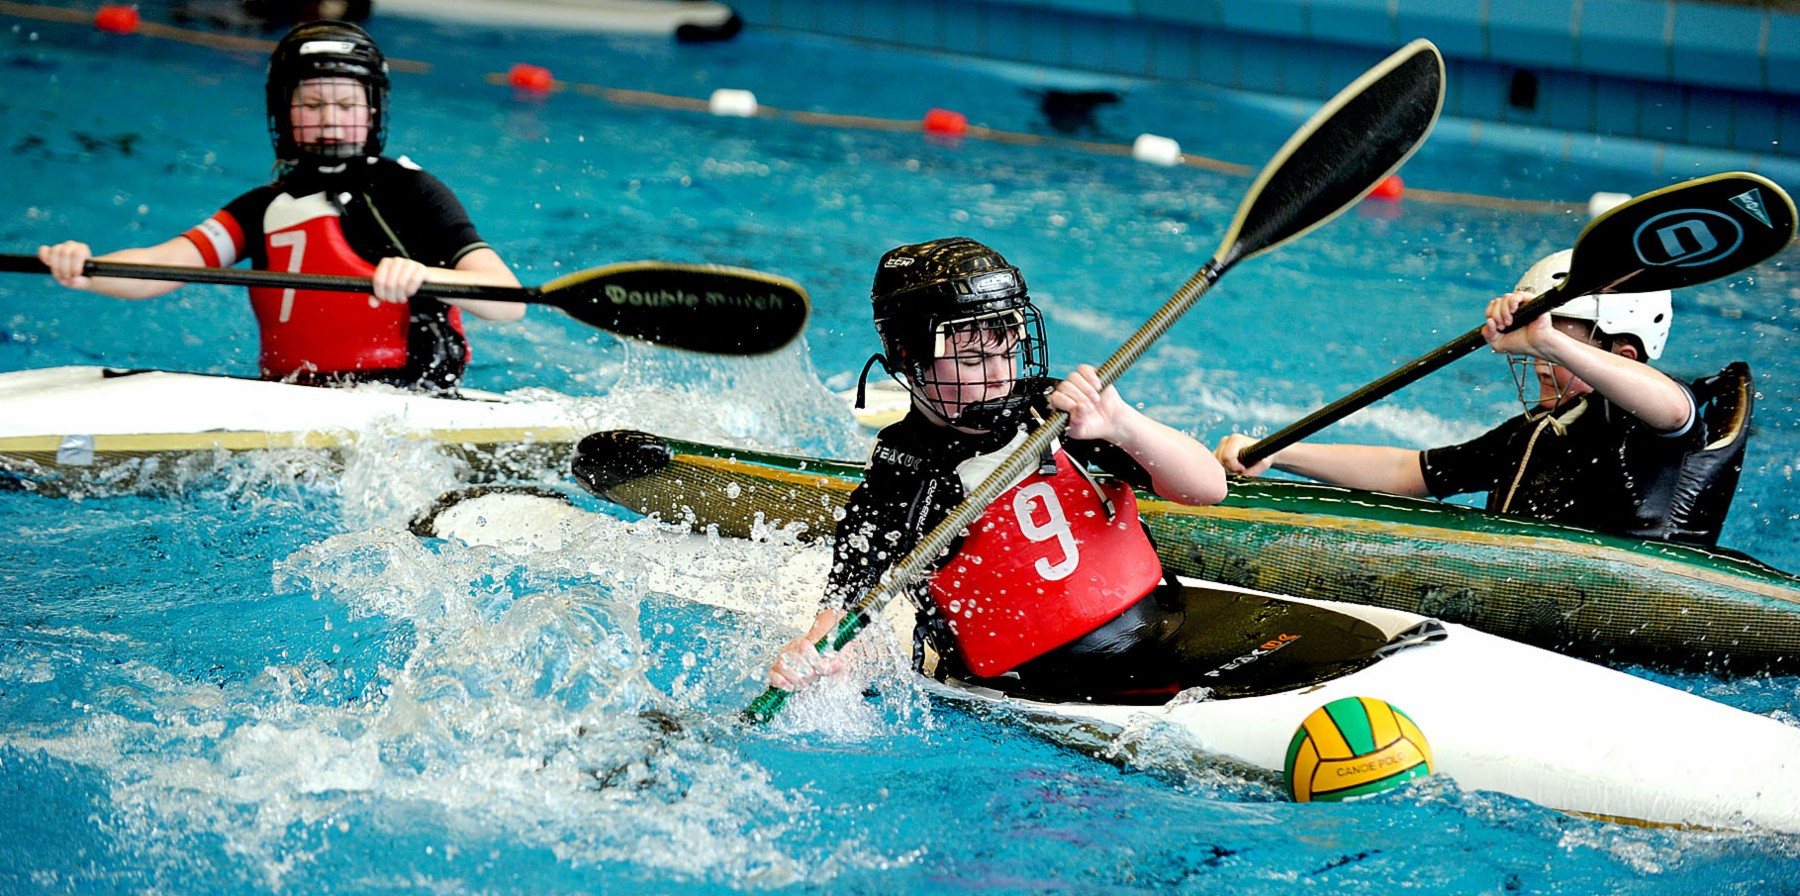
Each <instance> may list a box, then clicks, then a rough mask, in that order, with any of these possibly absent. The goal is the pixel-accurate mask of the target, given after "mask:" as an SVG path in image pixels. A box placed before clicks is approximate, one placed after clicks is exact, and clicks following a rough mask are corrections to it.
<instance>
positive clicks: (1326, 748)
mask: <svg viewBox="0 0 1800 896" xmlns="http://www.w3.org/2000/svg"><path fill="white" fill-rule="evenodd" d="M1285 770H1286V773H1287V784H1288V794H1289V795H1291V796H1292V797H1293V798H1294V800H1295V801H1296V802H1301V803H1307V802H1312V801H1314V800H1318V801H1326V802H1336V801H1339V800H1348V799H1355V798H1357V797H1363V796H1368V795H1369V794H1372V793H1379V792H1381V791H1383V790H1387V789H1389V788H1392V787H1398V786H1400V785H1401V784H1404V783H1406V782H1407V781H1411V780H1413V779H1414V778H1422V777H1424V776H1426V775H1429V774H1431V745H1430V744H1428V743H1426V741H1425V734H1424V732H1422V731H1420V730H1419V726H1418V725H1415V724H1413V720H1412V719H1410V718H1407V716H1406V713H1403V712H1401V711H1400V710H1398V709H1395V708H1394V707H1392V706H1389V705H1388V704H1387V703H1384V702H1382V701H1380V700H1376V699H1374V698H1373V697H1345V698H1343V699H1341V700H1333V701H1331V702H1330V703H1327V704H1325V705H1324V706H1321V707H1319V708H1318V709H1315V710H1313V711H1312V714H1311V715H1309V716H1307V717H1306V721H1304V722H1301V723H1300V728H1299V730H1297V731H1295V732H1294V739H1293V740H1291V741H1289V742H1288V750H1287V762H1286V764H1285Z"/></svg>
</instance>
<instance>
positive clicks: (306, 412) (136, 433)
mask: <svg viewBox="0 0 1800 896" xmlns="http://www.w3.org/2000/svg"><path fill="white" fill-rule="evenodd" d="M597 407H598V405H597V400H595V399H574V398H568V397H566V396H555V395H551V394H549V393H544V394H543V395H541V396H537V397H514V396H505V395H495V394H492V393H479V392H465V393H464V395H463V397H459V398H448V397H440V396H433V395H427V394H422V393H416V392H407V391H404V390H400V389H395V388H391V387H387V386H356V387H353V388H319V387H314V386H298V385H292V384H288V383H277V382H266V381H263V380H253V379H246V378H240V377H228V376H211V375H205V374H193V373H176V372H171V371H161V370H147V371H135V372H124V371H109V370H108V368H104V367H52V368H44V369H38V370H22V371H15V372H10V373H0V470H4V471H6V472H7V473H9V474H11V475H13V476H15V477H20V478H22V479H24V480H27V481H29V482H31V483H32V484H33V487H35V488H38V489H41V490H44V491H46V492H50V493H55V492H56V491H58V490H60V489H68V488H75V487H78V486H79V485H81V484H83V483H85V482H88V481H91V480H93V479H95V478H97V477H100V476H104V475H107V473H108V471H110V470H111V469H112V468H114V467H116V466H118V465H120V464H123V463H128V462H137V461H141V460H144V459H155V458H169V457H178V456H183V455H190V454H196V453H210V452H214V451H227V452H235V451H254V450H265V449H276V448H323V449H336V448H342V447H345V446H347V445H350V444H352V443H354V442H356V441H357V440H358V439H360V438H363V437H366V436H369V435H380V436H381V437H384V438H402V439H414V440H429V441H433V442H437V443H441V444H444V445H450V446H456V447H457V448H458V449H460V450H463V451H464V452H465V453H467V454H469V455H471V456H473V457H475V458H477V459H481V458H487V457H492V456H495V455H501V454H505V453H507V452H509V451H513V450H516V449H519V448H521V447H533V446H535V447H538V448H547V449H553V453H554V454H556V455H557V457H556V459H555V460H554V461H552V462H556V463H566V462H567V457H568V454H569V451H570V446H572V445H573V443H574V442H575V441H577V440H579V439H580V437H581V436H582V435H584V434H585V433H586V432H588V431H589V430H591V429H592V426H593V421H594V420H595V419H596V415H595V411H596V409H597Z"/></svg>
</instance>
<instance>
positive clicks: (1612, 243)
mask: <svg viewBox="0 0 1800 896" xmlns="http://www.w3.org/2000/svg"><path fill="white" fill-rule="evenodd" d="M1793 239H1794V200H1792V199H1790V198H1789V197H1788V194H1787V193H1785V192H1783V191H1782V189H1781V187H1779V186H1776V185H1775V183H1774V182H1772V181H1770V180H1769V179H1768V178H1765V177H1761V176H1759V175H1755V174H1747V173H1744V172H1734V173H1730V174H1715V175H1712V176H1711V177H1701V178H1696V179H1694V180H1690V181H1687V182H1686V183H1679V184H1676V185H1674V186H1672V187H1664V188H1662V189H1660V190H1657V191H1655V192H1652V193H1645V194H1644V195H1642V196H1638V197H1636V198H1634V199H1632V200H1630V201H1629V202H1625V203H1623V204H1621V205H1618V206H1616V207H1614V208H1613V209H1612V210H1610V211H1608V212H1606V213H1605V214H1602V215H1601V216H1600V217H1598V218H1595V219H1594V220H1593V221H1591V222H1589V223H1588V226H1587V227H1585V228H1583V229H1582V231H1581V235H1580V236H1577V237H1576V238H1575V248H1574V251H1573V253H1572V254H1571V255H1570V257H1569V275H1568V276H1567V277H1565V278H1563V280H1562V282H1561V283H1558V284H1557V285H1556V288H1555V289H1552V290H1550V291H1548V292H1546V293H1544V294H1543V295H1541V296H1538V297H1537V298H1535V299H1532V300H1531V301H1529V302H1526V303H1525V304H1523V305H1520V306H1519V308H1518V310H1517V311H1514V312H1513V324H1512V326H1511V327H1508V328H1507V329H1508V331H1509V332H1510V331H1512V330H1517V329H1518V328H1520V327H1523V326H1525V325H1526V324H1528V323H1530V322H1531V321H1533V320H1535V319H1537V318H1538V317H1540V316H1542V315H1544V314H1548V313H1549V312H1550V311H1551V310H1552V309H1554V308H1556V307H1557V306H1559V305H1562V304H1563V303H1565V302H1568V301H1570V300H1571V299H1575V298H1577V297H1580V296H1585V295H1593V294H1595V293H1609V292H1655V291H1656V290H1659V289H1680V288H1681V287H1684V286H1693V285H1694V284H1697V283H1705V282H1707V281H1708V280H1716V279H1718V278H1720V277H1724V276H1727V275H1729V274H1735V273H1737V272H1738V271H1741V270H1743V269H1745V268H1747V267H1750V266H1751V265H1754V264H1758V263H1760V262H1762V261H1765V260H1767V259H1768V258H1769V257H1770V256H1772V255H1774V254H1775V253H1777V252H1780V251H1781V250H1782V249H1784V248H1786V247H1787V245H1788V243H1790V242H1792V241H1793ZM1486 344H1487V341H1486V340H1485V339H1483V338H1482V336H1481V328H1480V327H1476V328H1475V329H1473V330H1470V331H1469V332H1467V333H1464V334H1463V335H1462V336H1459V337H1457V338H1456V339H1455V340H1452V341H1451V342H1449V343H1446V344H1445V345H1443V346H1442V347H1440V348H1438V349H1435V350H1433V351H1432V352H1430V353H1429V354H1426V355H1423V356H1421V357H1419V358H1418V359H1416V360H1413V361H1411V362H1408V363H1407V364H1406V365H1405V366H1403V367H1401V368H1399V369H1398V370H1395V371H1394V372H1393V373H1390V374H1388V375H1387V376H1384V377H1382V378H1381V379H1378V380H1376V381H1375V382H1373V383H1370V384H1369V385H1367V386H1364V387H1362V388H1361V389H1358V390H1356V391H1355V392H1353V393H1351V394H1349V395H1346V396H1344V397H1343V398H1341V399H1338V400H1337V401H1335V402H1332V403H1331V404H1328V405H1326V406H1324V407H1322V408H1320V409H1318V410H1316V411H1314V412H1312V413H1311V414H1308V415H1306V416H1305V417H1302V418H1301V419H1300V420H1298V421H1296V422H1294V423H1293V424H1292V425H1290V426H1288V427H1287V428H1286V429H1283V430H1281V431H1279V432H1276V433H1274V434H1272V435H1270V436H1267V437H1266V438H1264V439H1262V440H1261V441H1259V442H1257V443H1256V444H1254V445H1251V446H1249V447H1247V448H1245V449H1244V450H1243V451H1241V452H1239V453H1238V460H1239V461H1240V462H1242V463H1243V464H1244V466H1246V467H1248V466H1252V465H1254V464H1256V463H1258V462H1259V461H1261V460H1262V459H1264V458H1266V457H1269V456H1271V455H1273V454H1274V453H1275V452H1277V451H1280V450H1281V449H1283V448H1286V447H1287V446H1289V445H1292V444H1294V443H1295V442H1298V441H1300V440H1301V439H1304V438H1306V437H1307V436H1310V435H1312V434H1313V433H1316V432H1318V431H1319V430H1321V429H1324V428H1325V427H1327V426H1330V425H1331V424H1333V423H1336V422H1338V421H1339V420H1342V419H1344V418H1345V417H1348V416H1350V415H1351V414H1354V413H1356V412H1357V411H1359V410H1362V409H1363V408H1365V407H1368V406H1369V405H1371V404H1374V403H1375V402H1377V401H1379V400H1381V399H1383V398H1386V397H1387V396H1389V395H1392V394H1393V393H1395V392H1397V391H1399V390H1400V389H1401V388H1402V387H1405V386H1407V385H1409V384H1411V383H1413V382H1416V381H1418V380H1419V379H1421V378H1423V377H1424V376H1425V375H1427V374H1429V373H1431V372H1432V371H1435V370H1437V369H1438V368H1441V367H1443V366H1445V365H1447V364H1449V363H1450V362H1451V361H1454V360H1456V359H1457V358H1460V357H1462V356H1463V355H1466V354H1468V353H1470V352H1472V351H1474V350H1476V349H1478V348H1481V347H1482V346H1484V345H1486Z"/></svg>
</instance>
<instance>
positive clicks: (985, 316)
mask: <svg viewBox="0 0 1800 896" xmlns="http://www.w3.org/2000/svg"><path fill="white" fill-rule="evenodd" d="M870 300H871V302H872V303H873V304H874V312H875V331H876V332H877V333H879V334H880V336H881V350H882V352H883V353H884V355H885V357H883V358H881V360H882V364H883V366H884V367H886V368H887V370H888V372H889V373H892V374H900V375H904V376H905V377H906V379H907V380H908V383H907V386H908V389H909V391H912V392H913V394H914V395H916V396H919V397H921V398H923V397H924V394H923V393H922V392H921V391H920V388H921V387H922V386H923V384H924V383H925V382H926V376H927V374H928V371H929V370H930V368H931V366H932V363H933V362H934V361H935V360H936V359H937V358H938V357H939V356H940V355H941V354H942V353H943V352H944V350H945V346H946V345H947V336H948V334H949V333H950V332H951V331H952V330H955V329H958V328H962V327H970V326H978V327H980V328H982V329H986V330H989V331H992V332H995V333H1004V334H1006V335H1007V337H1008V338H1009V339H1016V342H1014V343H1013V347H1012V351H1013V357H1014V371H1013V381H1012V383H1011V384H1010V385H1012V386H1013V387H1014V388H1013V390H1012V394H1011V395H1010V396H1009V397H1008V398H1007V399H1004V400H1003V404H1004V406H997V405H996V403H995V402H984V403H983V405H980V406H971V407H969V408H967V409H965V410H963V412H962V413H960V414H956V415H954V419H950V422H952V423H967V424H971V425H975V424H977V420H978V419H979V420H980V421H982V422H981V423H980V424H979V425H976V428H984V429H985V428H991V426H990V425H988V424H992V425H998V423H999V421H998V420H996V419H994V416H993V415H995V414H996V412H999V413H1000V414H1002V415H1004V414H1009V413H1012V412H1016V411H1018V410H1020V409H1021V408H1023V407H1024V405H1025V404H1026V403H1027V402H1029V400H1030V399H1031V397H1032V396H1031V395H1029V394H1025V393H1023V392H1022V391H1021V390H1019V389H1018V388H1017V386H1018V384H1020V383H1022V382H1026V381H1030V380H1041V379H1042V378H1043V377H1044V376H1045V375H1046V368H1047V364H1046V360H1045V354H1046V351H1045V343H1044V326H1043V318H1042V317H1041V316H1040V315H1039V314H1038V310H1037V308H1035V307H1033V306H1032V304H1031V297H1030V296H1029V295H1028V294H1027V293H1026V290H1025V278H1024V276H1023V275H1021V274H1020V273H1019V269H1018V268H1016V267H1013V266H1012V265H1011V264H1008V263H1007V261H1006V259H1005V258H1002V257H1001V256H1000V253H998V252H995V251H994V250H993V249H990V248H988V247H987V246H984V245H982V244H981V243H978V242H976V241H974V240H972V239H969V238H968V237H950V238H948V239H941V240H932V241H931V242H928V243H917V244H914V245H910V246H900V247H898V248H896V249H892V250H890V251H889V252H888V253H887V254H886V255H883V256H881V263H880V264H879V265H878V266H877V267H876V269H875V284H874V286H873V287H872V288H871V289H870ZM865 373H866V371H865ZM978 408H979V411H978V410H977V409H978ZM983 415H985V416H983ZM947 416H948V415H947Z"/></svg>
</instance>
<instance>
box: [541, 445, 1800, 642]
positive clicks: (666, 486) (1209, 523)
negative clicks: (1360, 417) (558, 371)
mask: <svg viewBox="0 0 1800 896" xmlns="http://www.w3.org/2000/svg"><path fill="white" fill-rule="evenodd" d="M574 471H575V476H576V479H577V480H578V481H579V482H580V483H581V484H582V486H583V487H584V488H586V489H587V490H589V491H590V492H592V493H594V494H595V495H597V496H599V497H602V498H605V499H607V500H609V501H612V502H615V503H617V504H619V505H622V506H624V507H627V508H629V509H631V510H634V511H637V512H639V513H643V514H651V515H656V516H659V517H661V518H662V519H663V520H665V521H668V522H673V523H682V524H686V525H688V526H691V527H693V528H695V529H697V530H703V531H704V530H708V529H711V530H714V531H717V532H718V533H719V534H721V535H727V536H734V537H750V536H752V535H754V534H756V533H757V532H767V531H776V530H781V529H784V528H790V527H791V528H792V529H793V530H795V531H797V532H798V534H799V536H800V537H801V538H822V537H829V536H830V534H831V533H832V531H833V529H834V528H835V526H836V520H837V518H838V517H839V516H840V515H841V513H842V508H843V505H844V502H845V500H846V499H848V497H849V495H850V491H851V489H854V488H855V487H856V485H857V484H858V483H859V482H860V481H861V475H862V465H861V464H859V463H850V462H844V461H834V460H822V459H819V458H810V457H795V456H790V455H781V454H768V453H760V452H755V451H745V450H740V449H735V448H727V447H720V446H713V445H703V444H697V443H693V442H684V441H680V440H676V439H668V438H662V437H659V436H654V435H650V434H647V433H641V432H631V431H611V432H600V433H595V434H593V435H590V436H588V437H587V438H586V439H584V440H582V442H581V443H580V445H579V446H578V448H577V450H576V456H575V460H574ZM1140 497H1141V504H1140V507H1141V510H1142V512H1143V515H1144V520H1145V523H1146V526H1147V528H1148V529H1149V531H1150V534H1151V537H1152V538H1154V539H1155V541H1156V543H1157V546H1158V553H1159V554H1161V556H1162V559H1163V563H1164V564H1165V565H1166V566H1168V568H1170V569H1171V570H1173V571H1174V572H1176V573H1177V574H1180V575H1185V576H1193V577H1196V578H1202V579H1207V580H1210V581H1215V582H1224V583H1226V584H1231V585H1239V586H1242V587H1247V588H1253V589H1256V590H1260V591H1269V592H1275V593H1279V594H1292V595H1298V596H1303V597H1312V598H1318V599H1323V600H1336V601H1344V602H1346V603H1356V604H1368V605H1374V606H1381V607H1387V608H1390V609H1396V610H1404V611H1407V612H1412V613H1419V614H1422V615H1426V616H1432V617H1435V618H1437V619H1441V620H1443V621H1446V622H1458V623H1462V624H1464V625H1468V626H1470V627H1472V628H1477V629H1481V630H1484V631H1487V632H1490V633H1492V634H1496V635H1500V636H1503V637H1507V638H1511V639H1514V640H1518V641H1523V642H1526V643H1530V644H1535V645H1537V646H1540V647H1546V648H1549V649H1552V650H1557V651H1560V652H1562V653H1566V654H1570V655H1572V656H1579V657H1582V658H1585V659H1592V660H1597V661H1601V662H1608V663H1646V664H1651V665H1657V666H1663V667H1667V668H1672V669H1682V670H1695V671H1707V672H1712V673H1715V674H1734V675H1743V674H1756V673H1775V674H1792V673H1797V672H1800V577H1796V576H1793V575H1790V574H1788V573H1786V572H1782V571H1781V570H1778V569H1775V568H1774V567H1771V566H1769V565H1767V564H1765V563H1762V562H1760V561H1758V560H1756V559H1755V558H1752V557H1749V556H1746V555H1744V554H1740V553H1736V552H1732V551H1727V550H1722V549H1702V548H1697V547H1693V546H1689V545H1679V544H1669V543H1665V542H1652V541H1643V540H1639V539H1632V538H1618V537H1613V536H1608V535H1601V534H1599V533H1596V532H1591V531H1588V530H1584V529H1576V528H1572V527H1567V526H1558V525H1553V524H1548V523H1542V522H1536V521H1532V520H1523V519H1517V518H1512V517H1505V516H1500V515H1496V514H1491V513H1487V512H1484V511H1481V510H1477V509H1474V508H1470V507H1464V506H1461V505H1455V504H1444V503H1441V502H1437V501H1430V500H1421V499H1413V498H1403V497H1398V496H1394V495H1384V494H1378V493H1373V492H1365V491H1358V490H1355V489H1347V488H1340V487H1337V486H1329V485H1319V484H1314V483H1305V482H1294V481H1287V480H1278V479H1236V480H1234V481H1233V482H1232V484H1231V494H1230V496H1229V497H1228V498H1226V499H1225V500H1224V501H1223V502H1221V503H1219V504H1216V505H1213V506H1210V507H1189V506H1186V505H1182V504H1176V503H1173V502H1169V501H1164V500H1162V499H1160V498H1157V497H1156V496H1154V495H1150V494H1143V495H1141V496H1140Z"/></svg>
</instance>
